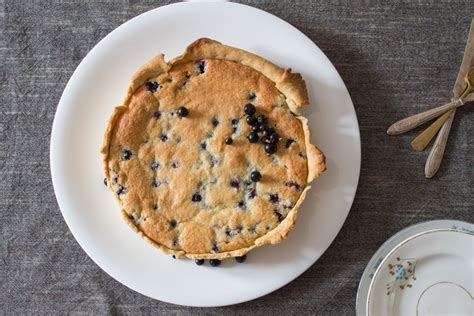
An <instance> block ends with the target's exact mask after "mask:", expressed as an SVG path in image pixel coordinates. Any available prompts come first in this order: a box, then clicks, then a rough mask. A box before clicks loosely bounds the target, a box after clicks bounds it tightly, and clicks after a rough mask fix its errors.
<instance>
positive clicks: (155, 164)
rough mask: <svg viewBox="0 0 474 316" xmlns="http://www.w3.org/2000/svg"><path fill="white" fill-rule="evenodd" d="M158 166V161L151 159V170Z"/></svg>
mask: <svg viewBox="0 0 474 316" xmlns="http://www.w3.org/2000/svg"><path fill="white" fill-rule="evenodd" d="M159 167H160V163H159V162H158V161H153V162H152V163H151V165H150V168H151V170H153V171H155V170H156V169H158V168H159Z"/></svg>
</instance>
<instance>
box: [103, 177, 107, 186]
mask: <svg viewBox="0 0 474 316" xmlns="http://www.w3.org/2000/svg"><path fill="white" fill-rule="evenodd" d="M104 185H105V186H107V178H104Z"/></svg>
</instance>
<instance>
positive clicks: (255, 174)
mask: <svg viewBox="0 0 474 316" xmlns="http://www.w3.org/2000/svg"><path fill="white" fill-rule="evenodd" d="M261 178H262V175H261V174H260V172H258V171H253V172H252V173H251V174H250V180H252V181H253V182H258V181H260V179H261Z"/></svg>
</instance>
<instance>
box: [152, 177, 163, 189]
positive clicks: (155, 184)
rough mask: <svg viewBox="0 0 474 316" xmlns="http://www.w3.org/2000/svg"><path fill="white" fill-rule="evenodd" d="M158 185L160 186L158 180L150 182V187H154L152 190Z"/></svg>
mask: <svg viewBox="0 0 474 316" xmlns="http://www.w3.org/2000/svg"><path fill="white" fill-rule="evenodd" d="M160 185H161V181H159V180H156V179H155V180H153V181H152V182H151V186H152V187H154V188H157V187H159V186H160Z"/></svg>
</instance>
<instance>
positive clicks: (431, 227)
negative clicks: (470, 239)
mask: <svg viewBox="0 0 474 316" xmlns="http://www.w3.org/2000/svg"><path fill="white" fill-rule="evenodd" d="M466 226H467V227H470V228H465V227H466ZM436 232H459V233H464V234H468V235H474V224H471V223H468V222H464V221H461V220H453V219H440V220H430V221H425V222H421V223H416V224H413V225H410V226H408V227H405V228H403V229H402V230H400V231H398V232H397V233H395V234H394V235H392V236H391V237H390V238H389V239H387V240H386V241H385V242H383V243H382V245H381V246H380V247H379V248H378V249H377V251H376V252H375V253H374V254H373V256H372V257H371V258H370V260H369V262H368V263H367V265H366V267H365V269H364V272H363V273H362V276H361V279H360V281H359V286H358V289H357V296H356V315H357V316H368V315H369V302H370V293H371V290H372V287H373V283H374V281H375V278H376V276H377V274H378V273H379V272H380V270H381V269H382V267H383V266H384V264H385V263H386V261H387V260H388V258H389V257H390V256H391V255H392V254H393V253H394V252H395V251H397V250H398V249H400V248H401V247H402V246H403V245H405V244H406V243H408V242H410V241H411V240H413V239H416V238H418V237H420V236H423V235H426V234H430V233H436ZM374 267H375V269H374ZM372 271H373V272H372Z"/></svg>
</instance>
